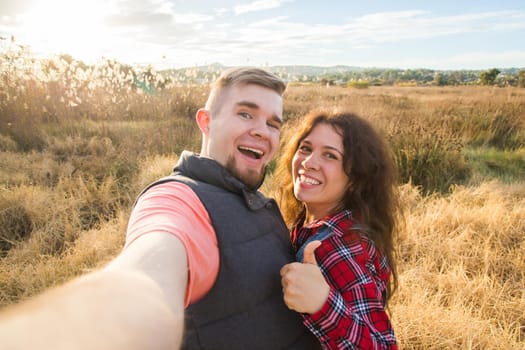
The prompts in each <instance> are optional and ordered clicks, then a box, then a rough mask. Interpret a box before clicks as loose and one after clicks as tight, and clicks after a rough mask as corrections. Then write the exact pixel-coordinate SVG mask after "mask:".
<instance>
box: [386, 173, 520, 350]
mask: <svg viewBox="0 0 525 350" xmlns="http://www.w3.org/2000/svg"><path fill="white" fill-rule="evenodd" d="M403 200H405V201H406V203H407V204H408V206H409V213H408V217H407V223H406V225H407V227H406V231H405V232H404V233H403V236H402V237H400V252H399V258H400V261H399V265H398V266H399V269H400V287H399V289H398V291H397V294H395V295H394V298H393V301H392V304H391V310H392V315H393V322H394V324H395V330H396V333H397V335H398V338H399V341H400V343H401V345H403V348H406V349H523V346H524V345H525V343H524V342H525V312H524V310H525V292H524V284H523V283H524V281H525V183H524V182H521V183H515V184H501V183H498V182H496V181H493V182H487V183H483V184H481V185H480V186H479V187H459V186H458V187H455V188H454V189H453V191H452V194H450V195H449V196H447V197H442V196H437V195H435V196H430V197H421V196H420V194H419V193H418V192H417V190H416V189H415V188H414V187H412V186H409V185H406V186H405V188H404V191H403Z"/></svg>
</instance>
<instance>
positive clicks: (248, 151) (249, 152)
mask: <svg viewBox="0 0 525 350" xmlns="http://www.w3.org/2000/svg"><path fill="white" fill-rule="evenodd" d="M237 149H238V150H239V151H240V152H241V153H242V154H244V155H246V156H248V157H251V158H253V159H261V157H262V156H263V155H264V152H263V151H261V150H259V149H256V148H251V147H245V146H239V147H238V148H237Z"/></svg>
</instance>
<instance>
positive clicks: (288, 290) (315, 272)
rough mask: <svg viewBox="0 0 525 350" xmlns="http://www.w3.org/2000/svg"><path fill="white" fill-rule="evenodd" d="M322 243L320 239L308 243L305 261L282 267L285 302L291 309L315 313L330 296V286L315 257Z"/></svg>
mask: <svg viewBox="0 0 525 350" xmlns="http://www.w3.org/2000/svg"><path fill="white" fill-rule="evenodd" d="M320 245H321V242H320V241H313V242H310V243H308V245H307V246H306V247H305V249H304V262H303V263H299V262H294V263H290V264H287V265H284V266H283V267H282V268H281V283H282V285H283V294H284V302H285V303H286V305H287V306H288V308H290V309H291V310H295V311H297V312H303V313H308V314H313V313H315V312H317V311H319V310H320V309H321V307H322V306H323V304H324V303H325V301H326V299H327V298H328V294H329V292H330V286H329V285H328V283H326V280H325V278H324V276H323V274H322V273H321V270H320V269H319V266H318V265H317V261H316V259H315V249H317V247H319V246H320Z"/></svg>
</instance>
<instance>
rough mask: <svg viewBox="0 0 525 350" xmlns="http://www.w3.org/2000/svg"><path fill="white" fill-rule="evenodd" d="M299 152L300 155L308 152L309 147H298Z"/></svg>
mask: <svg viewBox="0 0 525 350" xmlns="http://www.w3.org/2000/svg"><path fill="white" fill-rule="evenodd" d="M299 151H301V152H302V153H306V152H310V147H308V146H299Z"/></svg>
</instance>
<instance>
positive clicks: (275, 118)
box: [236, 101, 283, 125]
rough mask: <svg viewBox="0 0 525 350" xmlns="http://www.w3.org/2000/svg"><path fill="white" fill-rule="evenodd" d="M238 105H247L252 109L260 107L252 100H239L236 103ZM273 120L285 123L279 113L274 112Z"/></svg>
mask: <svg viewBox="0 0 525 350" xmlns="http://www.w3.org/2000/svg"><path fill="white" fill-rule="evenodd" d="M236 105H237V106H239V107H247V108H251V109H259V108H260V107H259V105H258V104H257V103H255V102H251V101H239V102H237V103H236ZM272 120H273V121H275V122H276V123H279V124H281V125H282V124H283V119H282V118H281V117H279V116H278V115H276V114H274V115H273V116H272Z"/></svg>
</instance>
